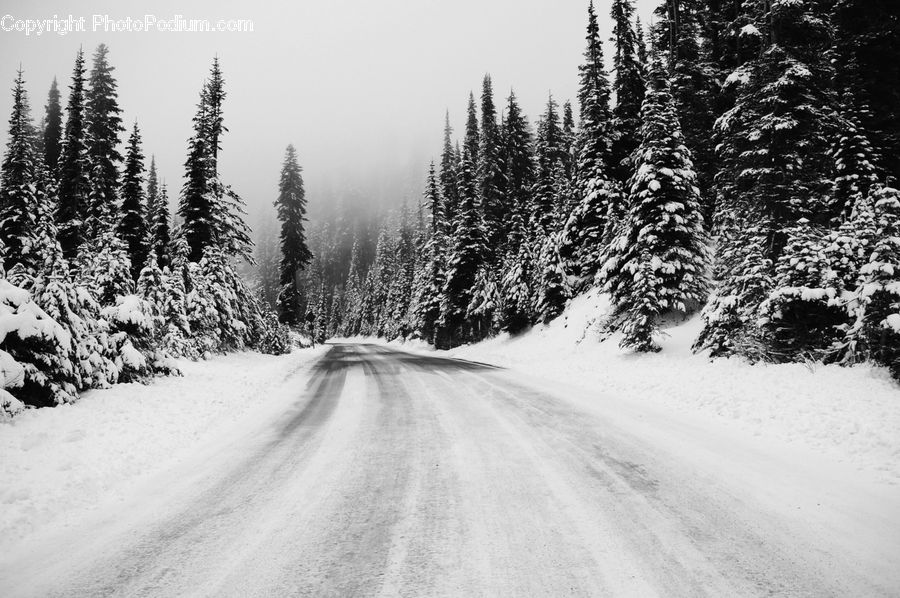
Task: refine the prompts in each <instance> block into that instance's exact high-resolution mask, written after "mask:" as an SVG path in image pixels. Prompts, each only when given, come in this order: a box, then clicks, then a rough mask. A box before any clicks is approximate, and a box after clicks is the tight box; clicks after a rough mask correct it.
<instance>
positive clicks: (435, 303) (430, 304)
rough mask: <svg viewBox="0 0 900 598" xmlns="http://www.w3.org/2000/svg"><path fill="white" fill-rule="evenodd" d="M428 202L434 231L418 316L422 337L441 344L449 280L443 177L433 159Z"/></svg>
mask: <svg viewBox="0 0 900 598" xmlns="http://www.w3.org/2000/svg"><path fill="white" fill-rule="evenodd" d="M425 206H426V208H427V209H428V212H429V214H430V231H429V232H430V234H429V235H428V242H427V243H426V245H425V260H426V262H425V266H424V268H425V271H426V273H425V283H424V284H423V289H422V294H421V296H420V297H419V299H418V301H417V305H418V313H417V320H418V322H419V325H420V327H421V330H420V331H421V334H422V337H423V338H424V339H425V340H426V341H428V342H430V343H432V344H438V340H437V336H438V322H439V320H440V317H441V301H442V298H443V293H444V284H445V282H446V279H445V274H446V259H447V255H446V251H447V244H446V243H447V241H446V235H445V232H446V223H445V222H444V221H443V218H444V210H443V208H442V206H441V196H440V187H439V181H438V177H437V173H436V172H435V167H434V162H433V161H432V162H431V166H430V167H429V169H428V179H427V180H426V183H425Z"/></svg>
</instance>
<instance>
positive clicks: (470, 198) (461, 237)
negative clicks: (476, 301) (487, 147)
mask: <svg viewBox="0 0 900 598" xmlns="http://www.w3.org/2000/svg"><path fill="white" fill-rule="evenodd" d="M474 169H475V165H474V163H473V161H472V156H470V155H469V152H468V150H466V149H464V150H463V155H462V162H461V165H460V181H461V185H460V188H459V194H460V200H461V203H460V205H459V210H458V213H457V224H456V226H455V227H454V229H455V234H454V235H453V237H452V238H451V240H450V248H449V256H448V259H447V277H446V282H445V283H444V297H443V303H442V306H441V325H442V326H443V327H444V328H446V331H447V334H448V337H447V339H448V341H449V343H450V344H451V345H458V344H460V343H463V342H466V341H467V340H471V339H472V338H474V337H475V335H476V334H479V333H480V332H482V331H477V330H473V329H472V327H471V325H470V323H469V322H468V321H467V320H466V313H467V310H468V307H469V304H470V303H471V301H472V289H473V286H474V283H475V277H476V274H477V272H478V269H479V267H480V266H481V264H482V261H483V259H484V255H485V246H484V231H483V228H482V222H481V215H480V213H479V210H478V206H477V205H476V189H475V173H474Z"/></svg>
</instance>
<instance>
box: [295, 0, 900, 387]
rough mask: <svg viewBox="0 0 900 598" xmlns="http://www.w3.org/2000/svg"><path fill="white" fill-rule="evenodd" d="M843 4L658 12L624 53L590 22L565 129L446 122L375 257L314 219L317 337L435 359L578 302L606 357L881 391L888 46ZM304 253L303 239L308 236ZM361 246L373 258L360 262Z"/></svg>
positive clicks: (617, 11) (891, 136) (892, 106)
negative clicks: (711, 366) (769, 364)
mask: <svg viewBox="0 0 900 598" xmlns="http://www.w3.org/2000/svg"><path fill="white" fill-rule="evenodd" d="M897 11H898V9H897V7H895V6H893V5H892V4H891V3H885V2H876V3H871V2H865V1H863V0H736V1H733V2H732V1H729V2H721V1H720V0H663V2H662V3H661V5H660V6H659V8H658V9H657V10H656V12H655V18H654V25H653V27H651V28H650V30H649V31H646V32H645V31H644V28H643V27H642V25H641V23H640V21H639V20H638V19H636V18H635V16H634V8H633V4H632V1H631V0H613V1H612V5H611V11H610V18H611V19H612V22H613V30H612V32H613V34H612V40H611V42H612V44H611V45H612V48H611V49H612V57H611V58H612V60H611V63H612V66H613V69H612V73H611V74H610V73H609V72H607V69H606V62H605V59H604V44H603V42H602V40H601V39H600V34H599V26H598V17H597V14H596V11H595V9H594V6H593V4H591V5H590V6H589V7H588V18H587V21H588V24H587V29H586V43H585V52H584V57H583V60H582V62H581V65H580V66H579V69H578V75H579V86H578V96H577V111H578V119H577V122H576V118H575V107H574V106H573V105H572V104H570V103H569V102H565V103H564V104H563V105H562V107H560V105H559V103H558V102H557V101H556V99H555V98H553V97H552V96H551V97H550V98H548V101H547V104H546V107H545V109H544V111H543V113H542V114H541V115H540V116H539V117H538V119H537V122H536V126H534V127H532V126H531V125H530V123H529V121H528V119H527V117H526V116H525V115H524V114H523V111H522V109H521V107H520V106H519V104H518V101H517V98H516V96H515V94H514V93H511V94H510V95H509V97H508V98H506V99H505V100H504V102H503V105H502V106H501V107H499V108H498V106H497V104H496V102H495V98H494V94H493V89H492V85H491V79H490V77H489V76H486V77H485V78H484V81H483V85H482V89H481V94H480V98H479V99H480V101H478V102H477V101H476V98H475V96H474V94H470V95H469V101H468V106H467V110H466V112H465V115H466V119H465V124H464V127H463V130H462V136H461V138H460V139H459V140H457V139H454V137H453V129H452V128H451V125H450V120H449V115H448V117H447V120H446V122H445V126H444V131H445V134H444V144H443V148H442V150H441V152H440V157H439V160H438V161H436V162H432V164H431V166H430V168H429V170H428V172H427V176H426V179H425V192H424V198H423V201H422V202H421V203H420V204H419V205H418V206H417V208H414V209H408V208H406V207H404V208H403V209H402V210H401V211H399V213H393V214H390V215H388V216H387V217H385V218H383V219H382V221H381V223H380V225H379V226H378V227H377V229H376V231H377V232H376V234H375V235H372V233H371V231H369V230H367V229H366V228H365V227H362V228H361V227H359V226H349V225H348V224H347V222H346V218H347V216H346V215H344V214H336V215H334V216H333V218H332V219H331V221H330V222H327V223H323V224H320V225H319V226H320V228H322V229H329V230H331V232H332V233H334V234H337V233H340V238H341V239H342V240H341V242H340V243H332V244H329V243H322V246H321V252H320V251H316V250H314V253H316V257H315V259H314V260H313V262H312V266H311V268H310V269H309V270H308V271H307V276H306V280H305V287H304V288H305V289H306V290H305V295H304V296H305V297H307V299H306V300H307V302H308V304H309V306H310V310H309V311H311V312H314V313H315V314H316V322H315V334H316V335H317V336H319V337H320V338H322V339H324V338H326V337H328V336H331V335H355V334H364V335H378V336H383V337H386V338H420V339H424V340H426V341H428V342H430V343H433V344H435V345H436V346H438V347H451V346H456V345H459V344H462V343H467V342H473V341H478V340H480V339H483V338H485V337H487V336H490V335H493V334H496V333H498V332H500V331H508V332H510V333H517V332H520V331H522V330H524V329H525V328H527V327H529V326H532V325H535V324H538V323H542V322H548V321H550V320H551V319H553V318H555V317H556V316H558V315H559V314H560V313H562V310H563V309H564V307H565V305H566V302H567V301H568V300H569V299H571V298H573V297H575V296H577V295H578V294H580V293H583V292H585V291H587V290H590V289H593V288H599V289H601V290H602V291H603V292H605V293H608V294H609V296H610V299H611V301H612V304H613V308H612V311H611V313H610V315H609V317H608V318H607V321H606V328H607V330H608V331H609V332H613V331H619V332H621V333H622V341H621V342H622V345H623V346H624V347H627V348H631V349H634V350H637V351H657V350H659V344H658V339H659V336H660V334H661V333H662V330H661V327H662V326H664V322H667V321H671V319H672V318H673V317H676V318H677V317H683V316H686V315H688V314H691V313H693V312H697V311H700V312H701V318H702V321H703V328H702V331H701V333H700V335H699V337H698V339H697V340H696V344H695V349H696V350H698V351H700V350H703V351H708V352H709V354H711V355H712V356H730V355H741V356H744V357H746V358H749V359H751V360H754V361H759V360H764V361H776V362H784V361H799V360H822V361H828V362H839V363H855V362H858V361H862V360H873V361H875V362H878V363H881V364H884V365H887V366H889V367H890V368H892V370H893V372H894V373H895V375H897V376H900V232H898V226H900V192H898V191H897V190H896V189H895V188H894V186H893V185H894V184H895V181H896V177H897V176H898V175H900V158H898V156H900V114H898V112H900V84H898V83H900V28H898V27H897V22H898V14H897ZM313 236H315V235H313ZM373 236H374V239H373V238H372V237H373Z"/></svg>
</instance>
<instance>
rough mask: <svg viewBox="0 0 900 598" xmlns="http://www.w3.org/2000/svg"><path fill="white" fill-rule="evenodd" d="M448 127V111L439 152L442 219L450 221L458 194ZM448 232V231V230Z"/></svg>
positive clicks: (453, 216)
mask: <svg viewBox="0 0 900 598" xmlns="http://www.w3.org/2000/svg"><path fill="white" fill-rule="evenodd" d="M452 134H453V129H452V128H451V127H450V112H449V111H447V114H446V115H445V117H444V149H443V151H442V152H441V175H440V176H441V179H440V180H441V197H442V198H443V202H442V205H443V208H444V221H445V222H447V223H452V222H454V221H455V219H456V207H457V205H458V204H459V194H458V192H457V190H456V170H457V160H456V158H455V155H454V151H453V145H452V139H451V135H452ZM448 233H449V231H448Z"/></svg>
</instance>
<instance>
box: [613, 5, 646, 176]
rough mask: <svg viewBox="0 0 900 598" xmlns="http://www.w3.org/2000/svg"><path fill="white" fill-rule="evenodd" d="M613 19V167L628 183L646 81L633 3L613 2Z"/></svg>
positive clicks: (636, 144) (638, 139)
mask: <svg viewBox="0 0 900 598" xmlns="http://www.w3.org/2000/svg"><path fill="white" fill-rule="evenodd" d="M610 16H611V17H612V20H613V42H614V44H615V49H616V50H615V54H614V55H613V68H614V70H615V75H616V76H615V80H614V82H613V91H614V92H615V94H616V105H615V107H614V108H613V111H612V115H613V128H614V130H615V138H614V140H613V144H612V164H611V166H612V168H613V173H614V175H615V178H616V179H617V180H619V181H620V182H623V183H624V182H625V181H626V180H627V179H628V177H629V175H630V173H631V167H630V164H629V160H630V158H631V153H632V152H633V151H634V150H635V148H637V146H638V143H639V142H640V134H639V131H640V130H641V120H640V113H641V104H642V102H643V101H644V81H643V79H642V77H641V65H640V62H639V61H638V54H637V36H636V34H635V31H634V3H633V1H632V0H613V3H612V8H611V12H610Z"/></svg>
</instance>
